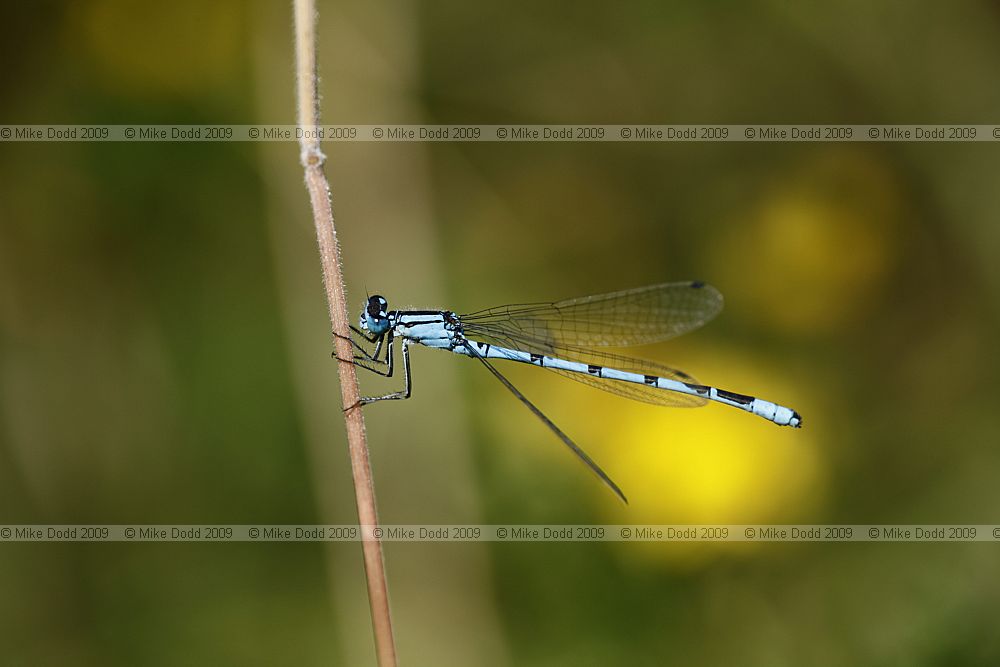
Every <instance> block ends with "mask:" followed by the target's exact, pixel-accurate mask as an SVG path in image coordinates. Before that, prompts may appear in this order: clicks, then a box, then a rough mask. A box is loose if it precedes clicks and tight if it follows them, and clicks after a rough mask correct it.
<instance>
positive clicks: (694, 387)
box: [684, 382, 709, 396]
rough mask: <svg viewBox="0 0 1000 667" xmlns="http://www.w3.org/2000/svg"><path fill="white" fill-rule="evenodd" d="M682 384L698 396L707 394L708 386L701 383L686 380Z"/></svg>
mask: <svg viewBox="0 0 1000 667" xmlns="http://www.w3.org/2000/svg"><path fill="white" fill-rule="evenodd" d="M684 386H685V387H687V388H688V389H690V390H691V391H693V392H694V393H696V394H698V395H699V396H708V390H709V388H708V387H706V386H705V385H703V384H688V383H687V382H685V383H684Z"/></svg>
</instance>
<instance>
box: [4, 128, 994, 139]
mask: <svg viewBox="0 0 1000 667" xmlns="http://www.w3.org/2000/svg"><path fill="white" fill-rule="evenodd" d="M307 132H308V133H314V134H317V135H318V136H319V138H320V139H321V140H322V141H329V142H380V143H397V142H501V143H523V142H585V143H592V142H630V143H663V142H762V143H774V142H787V141H793V142H982V141H996V142H1000V125H560V124H552V125H463V124H454V125H323V126H320V127H319V128H317V129H315V130H304V129H302V128H299V127H298V126H296V125H141V124H135V125H84V124H81V125H0V143H2V142H50V141H54V142H67V141H83V142H101V141H113V142H167V141H171V142H172V141H195V142H212V141H222V142H232V141H239V142H249V141H254V142H255V141H289V142H294V141H298V140H299V139H300V138H302V136H303V134H305V133H307Z"/></svg>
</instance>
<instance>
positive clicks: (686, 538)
mask: <svg viewBox="0 0 1000 667" xmlns="http://www.w3.org/2000/svg"><path fill="white" fill-rule="evenodd" d="M371 538H378V539H381V540H383V541H387V542H995V543H998V544H1000V525H958V524H955V525H884V524H880V525H866V524H859V525H825V524H803V525H771V524H733V525H693V524H692V525H686V524H679V525H658V524H635V525H629V524H608V525H571V524H551V525H532V524H520V525H518V524H510V525H502V524H501V525H493V524H490V525H480V524H407V525H383V526H377V527H374V526H359V525H354V524H340V525H330V524H315V525H312V524H310V525H271V524H260V525H253V524H249V525H244V524H240V525H210V524H183V525H180V524H178V525H138V524H135V525H117V524H116V525H96V524H92V525H83V524H81V525H16V524H11V525H3V526H0V543H4V542H9V543H14V542H355V541H358V540H362V539H371Z"/></svg>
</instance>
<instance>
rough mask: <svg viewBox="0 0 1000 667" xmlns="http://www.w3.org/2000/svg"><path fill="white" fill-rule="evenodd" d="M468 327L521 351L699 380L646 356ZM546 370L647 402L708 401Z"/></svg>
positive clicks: (684, 404)
mask: <svg viewBox="0 0 1000 667" xmlns="http://www.w3.org/2000/svg"><path fill="white" fill-rule="evenodd" d="M465 329H466V331H465V333H466V335H467V336H468V337H469V338H471V339H472V340H477V341H482V342H485V343H490V344H491V345H499V346H500V347H506V348H510V349H513V350H520V351H522V352H529V353H534V354H543V355H548V356H552V357H559V358H560V359H565V360H567V361H578V362H581V363H584V364H594V365H597V366H605V367H607V368H615V369H617V370H620V371H631V372H633V373H641V374H643V375H655V376H657V377H664V378H668V379H670V380H677V381H678V382H688V383H691V384H698V381H697V380H695V379H694V378H693V377H691V376H690V375H688V374H687V373H685V372H684V371H680V370H677V369H676V368H670V367H669V366H664V365H663V364H658V363H656V362H653V361H647V360H645V359H634V358H632V357H626V356H623V355H620V354H611V353H610V352H604V351H598V350H587V349H584V348H582V347H570V346H565V345H556V344H552V343H550V342H546V341H543V340H539V339H533V338H529V337H523V336H522V337H516V338H515V337H513V336H510V335H507V334H505V333H503V332H492V331H490V330H489V329H488V328H485V327H476V328H475V329H474V330H470V328H469V327H465ZM547 370H550V371H552V372H553V373H556V374H558V375H562V376H563V377H567V378H570V379H571V380H576V381H577V382H582V383H583V384H585V385H589V386H591V387H596V388H597V389H601V390H603V391H606V392H608V393H610V394H614V395H615V396H621V397H623V398H629V399H632V400H634V401H642V402H644V403H651V404H653V405H663V406H668V407H675V408H696V407H699V406H702V405H705V403H707V401H706V400H705V399H703V398H700V397H698V396H689V395H687V394H679V393H676V392H672V391H668V390H666V389H657V388H656V387H650V386H647V385H643V384H635V383H632V382H623V381H621V380H613V379H610V378H600V377H597V376H594V375H588V374H585V373H574V372H572V371H566V370H560V369H557V368H547Z"/></svg>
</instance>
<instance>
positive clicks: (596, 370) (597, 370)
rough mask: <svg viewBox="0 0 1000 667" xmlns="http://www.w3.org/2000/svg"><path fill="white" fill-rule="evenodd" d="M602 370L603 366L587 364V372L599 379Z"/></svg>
mask: <svg viewBox="0 0 1000 667" xmlns="http://www.w3.org/2000/svg"><path fill="white" fill-rule="evenodd" d="M602 370H604V367H603V366H594V365H593V364H587V372H588V373H590V374H591V375H596V376H598V377H600V375H601V371H602Z"/></svg>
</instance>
